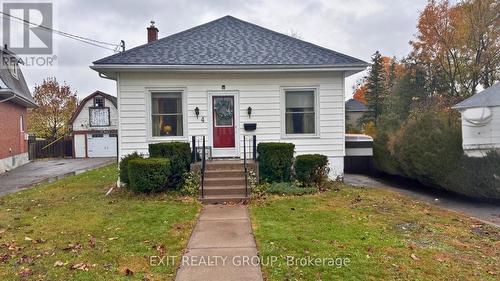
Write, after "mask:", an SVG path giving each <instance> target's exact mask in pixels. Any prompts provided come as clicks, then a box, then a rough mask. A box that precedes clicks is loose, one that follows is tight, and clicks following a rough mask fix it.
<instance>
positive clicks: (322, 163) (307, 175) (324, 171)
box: [295, 154, 330, 188]
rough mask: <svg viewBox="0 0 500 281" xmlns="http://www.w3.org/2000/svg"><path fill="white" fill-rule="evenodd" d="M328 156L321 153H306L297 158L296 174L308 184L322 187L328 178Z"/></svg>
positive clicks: (302, 181)
mask: <svg viewBox="0 0 500 281" xmlns="http://www.w3.org/2000/svg"><path fill="white" fill-rule="evenodd" d="M329 171H330V169H329V168H328V157H326V156H325V155H321V154H305V155H299V156H297V159H296V160H295V176H296V178H297V180H298V181H300V182H301V183H303V184H304V185H306V186H311V185H315V186H316V187H318V188H321V187H322V185H323V183H324V182H325V180H326V179H327V178H328V172H329Z"/></svg>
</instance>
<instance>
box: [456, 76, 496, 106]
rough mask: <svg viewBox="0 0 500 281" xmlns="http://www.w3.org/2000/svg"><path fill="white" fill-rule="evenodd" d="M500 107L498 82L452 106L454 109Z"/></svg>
mask: <svg viewBox="0 0 500 281" xmlns="http://www.w3.org/2000/svg"><path fill="white" fill-rule="evenodd" d="M488 106H500V82H497V83H496V84H494V85H493V86H491V87H489V88H486V89H484V90H482V91H481V92H479V93H477V94H475V95H473V96H472V97H470V98H468V99H466V100H463V101H462V102H460V103H459V104H457V105H455V106H453V107H452V108H455V109H462V108H470V107H488Z"/></svg>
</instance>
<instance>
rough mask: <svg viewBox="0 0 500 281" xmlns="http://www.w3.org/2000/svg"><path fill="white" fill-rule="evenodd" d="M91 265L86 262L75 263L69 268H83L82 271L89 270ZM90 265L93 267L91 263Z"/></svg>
mask: <svg viewBox="0 0 500 281" xmlns="http://www.w3.org/2000/svg"><path fill="white" fill-rule="evenodd" d="M90 267H91V265H90V264H88V263H83V262H82V263H76V264H74V265H72V266H71V267H70V269H73V270H84V271H89V269H90ZM92 267H95V265H92Z"/></svg>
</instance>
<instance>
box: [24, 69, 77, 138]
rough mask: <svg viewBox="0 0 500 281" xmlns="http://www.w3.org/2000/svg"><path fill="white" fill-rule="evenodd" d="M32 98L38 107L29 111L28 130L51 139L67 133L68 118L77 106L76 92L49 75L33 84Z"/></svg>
mask: <svg viewBox="0 0 500 281" xmlns="http://www.w3.org/2000/svg"><path fill="white" fill-rule="evenodd" d="M33 98H34V99H35V101H36V104H37V105H38V107H37V108H34V109H32V110H30V112H29V115H28V128H29V131H30V132H33V133H35V134H36V136H37V137H42V138H47V139H52V140H54V139H57V138H59V137H61V136H64V135H67V134H68V133H69V128H68V122H69V119H70V118H71V115H72V114H73V112H74V111H75V109H76V107H77V97H76V92H74V91H72V90H71V88H70V87H69V86H68V85H66V84H64V85H59V82H57V80H56V78H55V77H50V78H47V79H45V80H43V83H42V84H41V85H36V86H35V91H34V92H33Z"/></svg>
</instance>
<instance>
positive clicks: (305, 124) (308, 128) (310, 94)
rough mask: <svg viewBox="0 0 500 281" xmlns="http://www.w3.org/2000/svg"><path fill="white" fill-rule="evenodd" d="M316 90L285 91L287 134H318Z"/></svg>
mask: <svg viewBox="0 0 500 281" xmlns="http://www.w3.org/2000/svg"><path fill="white" fill-rule="evenodd" d="M315 98H316V97H315V91H314V90H286V91H285V104H286V106H285V124H286V125H285V126H286V127H285V133H286V134H315V133H316V124H315V123H316V106H315V105H316V101H315Z"/></svg>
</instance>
